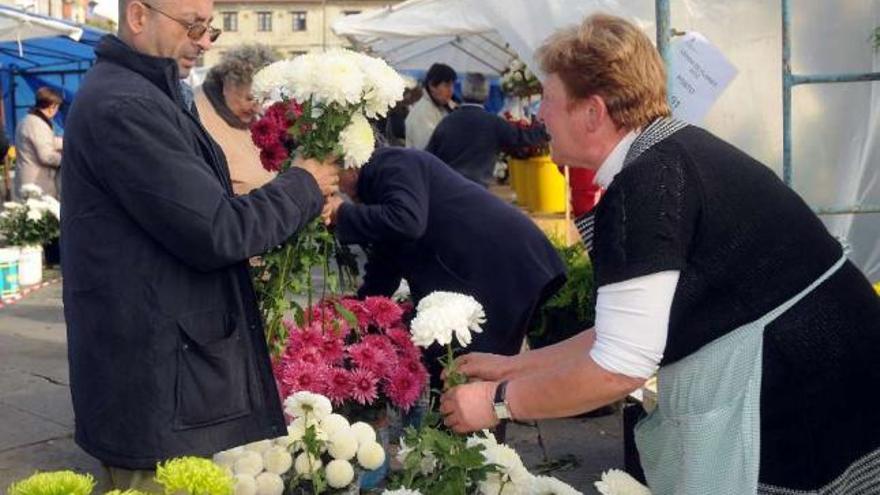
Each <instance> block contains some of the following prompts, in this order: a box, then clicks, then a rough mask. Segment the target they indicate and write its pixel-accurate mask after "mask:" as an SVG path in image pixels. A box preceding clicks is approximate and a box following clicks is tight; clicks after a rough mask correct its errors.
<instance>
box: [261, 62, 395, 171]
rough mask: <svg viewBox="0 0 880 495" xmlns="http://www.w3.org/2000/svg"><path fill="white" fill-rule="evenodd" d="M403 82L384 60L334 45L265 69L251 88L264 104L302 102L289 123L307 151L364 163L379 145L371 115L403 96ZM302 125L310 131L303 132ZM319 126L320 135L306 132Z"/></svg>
mask: <svg viewBox="0 0 880 495" xmlns="http://www.w3.org/2000/svg"><path fill="white" fill-rule="evenodd" d="M405 87H406V82H405V80H404V79H403V78H402V77H401V76H400V74H398V73H397V72H396V71H395V70H394V69H392V68H391V67H390V66H389V65H388V64H387V63H385V61H383V60H381V59H378V58H374V57H370V56H367V55H364V54H362V53H357V52H353V51H351V50H346V49H333V50H329V51H327V52H324V53H320V54H317V53H307V54H304V55H300V56H298V57H296V58H294V59H292V60H282V61H279V62H275V63H273V64H271V65H269V66H267V67H265V68H263V69H262V70H260V71H259V72H257V73H256V74H255V75H254V78H253V84H252V86H251V91H252V93H253V95H254V96H255V97H256V98H257V100H259V101H260V102H262V103H263V105H264V107H269V106H271V105H272V104H275V103H278V102H281V101H287V100H295V101H296V102H297V103H299V104H300V105H302V106H303V115H302V116H301V117H298V118H297V123H296V124H295V125H293V126H292V127H291V128H292V129H296V130H295V132H296V133H298V137H297V139H298V140H299V139H300V138H301V141H302V143H301V144H302V146H301V150H300V151H301V152H302V154H303V156H305V157H307V158H318V159H323V158H324V157H326V156H327V155H330V154H337V155H340V156H342V158H343V159H344V163H345V166H346V167H360V166H363V165H364V164H365V163H366V162H367V161H368V160H369V159H370V156H372V154H373V150H374V147H375V136H374V134H373V130H372V127H371V126H370V124H369V122H367V118H368V117H369V118H375V117H380V116H384V115H385V114H386V113H387V112H388V110H389V109H390V108H391V107H393V106H394V105H395V104H396V102H397V101H398V100H400V99H401V98H402V97H403V91H404V89H405ZM340 123H341V125H340ZM302 127H305V128H308V129H312V130H309V131H302V134H299V133H300V129H301V128H302ZM316 128H320V129H321V130H322V131H321V132H318V133H315V134H317V135H320V136H322V138H321V139H318V138H313V137H310V136H308V135H307V134H310V133H313V130H314V129H316ZM328 131H329V132H328Z"/></svg>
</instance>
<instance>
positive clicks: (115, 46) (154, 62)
mask: <svg viewBox="0 0 880 495" xmlns="http://www.w3.org/2000/svg"><path fill="white" fill-rule="evenodd" d="M95 54H96V55H97V56H98V62H110V63H113V64H116V65H119V66H122V67H125V68H126V69H129V70H132V71H134V72H136V73H138V74H140V75H141V76H143V77H144V78H145V79H147V80H148V81H150V82H151V83H153V84H154V85H155V86H156V87H158V88H159V89H160V90H161V91H162V92H163V93H165V94H166V95H168V97H169V98H171V99H172V100H174V102H175V103H177V104H178V105H179V106H181V107H182V106H183V95H182V94H181V91H180V70H179V69H178V67H177V62H175V61H174V59H171V58H161V57H153V56H151V55H146V54H143V53H140V52H137V51H135V50H134V49H133V48H132V47H130V46H129V45H128V44H126V43H125V42H124V41H122V40H121V39H119V38H117V37H116V36H114V35H112V34H109V35H107V36H104V37H103V38H101V41H100V42H98V46H97V47H96V48H95Z"/></svg>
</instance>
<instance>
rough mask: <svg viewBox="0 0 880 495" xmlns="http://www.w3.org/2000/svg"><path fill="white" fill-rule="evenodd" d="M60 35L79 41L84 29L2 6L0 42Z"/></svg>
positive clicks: (0, 7) (0, 12) (0, 8)
mask: <svg viewBox="0 0 880 495" xmlns="http://www.w3.org/2000/svg"><path fill="white" fill-rule="evenodd" d="M59 35H60V36H68V37H70V38H71V39H72V40H74V41H79V39H80V38H81V37H82V29H80V28H78V27H76V26H71V25H70V24H66V23H63V22H60V21H54V20H52V19H47V18H45V17H40V16H36V15H33V14H28V13H27V12H24V11H21V10H16V9H12V8H9V7H2V6H0V42H4V41H22V40H26V39H30V38H44V37H48V36H59Z"/></svg>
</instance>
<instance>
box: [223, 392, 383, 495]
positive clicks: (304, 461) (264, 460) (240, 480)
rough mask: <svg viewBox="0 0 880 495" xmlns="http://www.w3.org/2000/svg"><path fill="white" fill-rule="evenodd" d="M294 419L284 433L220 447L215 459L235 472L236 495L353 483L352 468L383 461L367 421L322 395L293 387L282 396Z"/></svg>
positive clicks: (333, 488)
mask: <svg viewBox="0 0 880 495" xmlns="http://www.w3.org/2000/svg"><path fill="white" fill-rule="evenodd" d="M284 412H285V414H287V415H288V416H290V417H293V418H294V419H293V421H291V423H290V424H289V425H288V427H287V435H285V436H283V437H280V438H276V439H274V440H263V441H260V442H254V443H251V444H248V445H245V446H244V447H236V448H234V449H230V450H226V451H223V452H220V453H218V454H216V455H215V456H214V462H216V463H217V464H220V465H221V466H225V467H227V468H228V469H230V470H231V471H232V473H233V475H234V476H235V495H281V494H282V493H285V485H290V486H291V489H292V490H293V492H294V493H309V494H316V495H317V494H320V493H325V492H330V493H333V492H334V491H336V492H338V491H339V490H344V489H347V488H349V487H351V486H352V485H353V483H356V476H355V474H356V472H355V470H356V469H365V470H373V469H378V468H379V467H381V466H382V465H383V464H384V462H385V450H384V449H383V448H382V446H381V445H380V444H379V443H378V442H377V441H376V431H375V430H374V429H373V427H372V426H370V425H368V424H366V423H361V422H357V423H354V424H349V422H348V420H347V419H346V418H344V417H343V416H341V415H339V414H334V413H333V407H332V405H331V403H330V400H329V399H328V398H327V397H324V396H323V395H319V394H313V393H311V392H297V393H295V394H294V395H292V396H290V397H288V398H287V399H286V400H285V401H284Z"/></svg>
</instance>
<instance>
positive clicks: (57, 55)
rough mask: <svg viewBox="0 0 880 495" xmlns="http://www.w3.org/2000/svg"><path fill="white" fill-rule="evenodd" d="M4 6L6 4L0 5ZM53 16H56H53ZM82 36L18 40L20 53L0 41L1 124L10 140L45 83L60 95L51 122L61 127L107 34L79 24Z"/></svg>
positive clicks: (12, 43)
mask: <svg viewBox="0 0 880 495" xmlns="http://www.w3.org/2000/svg"><path fill="white" fill-rule="evenodd" d="M0 8H6V7H0ZM54 20H57V19H54ZM80 27H81V28H82V30H83V35H82V38H81V39H80V40H79V41H74V40H72V39H70V38H68V37H66V36H55V37H51V38H33V39H29V40H24V41H22V42H21V47H22V52H23V55H20V54H19V46H18V43H17V42H15V41H9V42H3V43H0V86H2V88H3V110H4V115H5V122H4V128H5V130H6V135H7V136H9V139H10V140H13V139H14V137H15V126H16V125H17V123H18V121H19V120H21V118H22V117H23V116H24V115H25V114H26V113H27V111H28V109H29V108H30V107H31V106H32V105H33V104H34V93H36V91H37V89H39V88H41V87H43V86H49V87H51V88H54V89H55V90H57V91H59V92H60V93H62V94H63V95H64V105H63V106H62V107H61V111H60V112H59V113H58V116H56V117H55V122H56V123H57V124H58V128H59V130H62V129H63V128H64V127H63V125H64V116H65V115H66V113H67V108H68V107H69V106H70V103H71V102H72V101H73V97H74V95H75V94H76V91H77V89H79V84H80V81H81V80H82V77H83V76H84V75H85V73H86V71H88V70H89V68H91V66H92V64H94V61H95V46H96V45H97V44H98V40H99V39H100V38H101V37H102V36H104V35H105V34H107V33H106V32H104V31H101V30H99V29H95V28H91V27H87V26H80Z"/></svg>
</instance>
